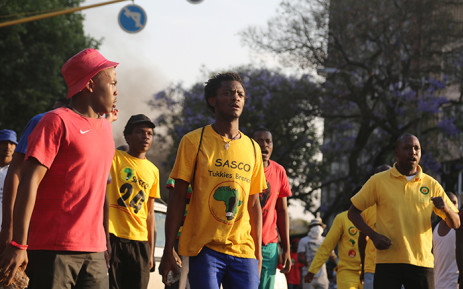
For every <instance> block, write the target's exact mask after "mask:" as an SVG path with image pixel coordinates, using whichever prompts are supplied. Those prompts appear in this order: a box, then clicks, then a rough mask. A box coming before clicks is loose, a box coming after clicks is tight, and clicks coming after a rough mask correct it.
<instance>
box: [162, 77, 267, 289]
mask: <svg viewBox="0 0 463 289" xmlns="http://www.w3.org/2000/svg"><path fill="white" fill-rule="evenodd" d="M204 89H205V93H204V95H205V99H206V103H207V105H208V106H209V108H210V109H211V110H212V111H213V112H214V116H215V122H214V123H213V124H212V125H208V126H205V127H204V128H200V129H197V130H194V131H192V132H190V133H188V134H186V135H185V136H184V137H183V138H182V140H181V142H180V145H179V148H178V152H177V158H176V161H175V165H174V168H173V170H172V173H171V176H170V177H171V178H173V179H174V180H175V188H174V191H173V193H172V194H170V196H169V206H168V210H167V218H166V225H165V228H166V245H165V247H164V253H163V256H162V260H161V265H160V269H159V270H160V273H161V274H162V279H163V282H164V283H168V280H167V275H168V273H169V271H172V272H173V274H178V269H177V265H176V262H175V259H174V257H173V247H174V242H175V236H176V235H177V232H178V229H179V227H180V224H181V221H182V218H183V213H184V211H185V200H186V194H187V189H188V185H189V184H191V186H192V188H193V192H194V193H193V194H192V197H191V201H190V205H189V207H188V214H187V216H186V219H185V223H184V225H183V230H182V234H181V236H180V241H179V254H180V255H182V256H190V258H189V268H190V271H189V276H188V278H189V281H190V287H191V288H192V289H209V288H211V289H212V288H214V289H219V288H220V285H221V284H223V287H224V288H244V289H247V288H249V289H257V288H258V286H259V270H260V265H261V261H262V253H261V246H262V211H261V206H260V201H259V193H261V192H262V191H263V190H265V189H266V188H267V186H266V182H265V175H264V168H263V162H262V154H261V150H260V148H259V145H258V144H256V143H255V142H254V141H253V140H252V139H250V138H249V137H248V136H246V135H244V134H242V133H241V132H240V131H239V117H240V115H241V113H242V111H243V107H244V103H245V99H246V95H245V90H244V85H243V81H242V80H241V78H240V76H239V75H238V74H236V73H223V74H218V75H216V76H214V77H213V78H211V79H209V80H208V81H207V83H206V86H205V88H204Z"/></svg>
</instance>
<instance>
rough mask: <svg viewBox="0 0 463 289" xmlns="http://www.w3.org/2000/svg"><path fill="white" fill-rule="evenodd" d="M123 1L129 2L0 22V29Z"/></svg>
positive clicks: (69, 9) (77, 8)
mask: <svg viewBox="0 0 463 289" xmlns="http://www.w3.org/2000/svg"><path fill="white" fill-rule="evenodd" d="M123 1H129V0H113V1H108V2H103V3H98V4H93V5H88V6H82V7H74V8H68V9H64V10H60V11H55V12H50V13H45V14H41V15H35V16H31V17H26V18H21V19H16V20H12V21H7V22H2V23H0V28H3V27H7V26H12V25H18V24H22V23H26V22H31V21H36V20H41V19H45V18H51V17H55V16H60V15H65V14H70V13H74V12H76V11H81V10H85V9H90V8H95V7H100V6H104V5H109V4H114V3H118V2H123Z"/></svg>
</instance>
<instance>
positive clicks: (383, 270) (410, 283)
mask: <svg viewBox="0 0 463 289" xmlns="http://www.w3.org/2000/svg"><path fill="white" fill-rule="evenodd" d="M402 285H404V287H405V289H434V270H433V269H432V268H427V267H419V266H414V265H410V264H397V263H396V264H376V270H375V280H374V288H375V289H400V288H401V286H402Z"/></svg>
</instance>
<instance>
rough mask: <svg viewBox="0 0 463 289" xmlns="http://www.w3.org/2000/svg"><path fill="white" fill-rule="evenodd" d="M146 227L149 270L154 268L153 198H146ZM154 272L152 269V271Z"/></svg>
mask: <svg viewBox="0 0 463 289" xmlns="http://www.w3.org/2000/svg"><path fill="white" fill-rule="evenodd" d="M146 225H147V227H148V243H149V244H150V255H149V256H150V258H149V260H150V270H152V269H154V244H155V242H156V220H155V219H154V198H149V199H148V217H147V218H146ZM153 272H154V271H153Z"/></svg>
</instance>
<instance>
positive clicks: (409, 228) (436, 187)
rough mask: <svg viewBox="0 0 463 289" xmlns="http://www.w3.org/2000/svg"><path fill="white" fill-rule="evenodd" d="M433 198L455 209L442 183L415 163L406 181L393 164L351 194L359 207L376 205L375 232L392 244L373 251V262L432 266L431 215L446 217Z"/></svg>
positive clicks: (362, 208) (360, 208) (363, 208)
mask: <svg viewBox="0 0 463 289" xmlns="http://www.w3.org/2000/svg"><path fill="white" fill-rule="evenodd" d="M432 197H442V198H443V199H444V201H445V203H446V204H447V206H449V207H450V208H451V209H452V210H454V211H455V212H458V211H457V209H456V208H455V206H454V205H453V204H452V203H451V201H450V200H449V198H448V197H447V195H446V194H445V192H444V190H443V188H442V186H441V185H440V184H439V183H438V182H437V181H436V180H435V179H433V178H432V177H430V176H428V175H427V174H425V173H423V172H422V170H421V167H419V166H418V171H417V174H416V176H415V177H414V178H413V179H411V180H410V181H407V179H406V177H405V176H404V175H402V174H401V173H400V172H399V171H398V170H397V169H396V167H395V164H394V167H393V168H391V169H389V170H387V171H384V172H381V173H378V174H375V175H373V176H372V177H371V178H370V179H369V180H368V181H367V182H366V183H365V185H364V186H363V187H362V189H361V190H360V191H359V192H358V193H357V194H356V195H355V196H353V197H352V199H351V201H352V204H353V205H354V206H355V207H356V208H357V209H359V210H361V211H363V210H365V209H366V208H368V207H370V206H372V205H374V204H376V231H377V232H378V233H379V234H382V235H384V236H386V237H388V238H389V239H390V240H391V242H392V244H391V246H390V247H389V248H388V249H386V250H377V251H376V263H377V264H378V263H404V264H411V265H415V266H421V267H428V268H432V267H434V257H433V255H432V253H431V248H432V229H431V214H432V212H433V211H434V212H435V213H436V214H437V215H438V216H439V217H441V218H442V219H445V218H446V216H445V214H444V212H442V211H441V210H438V209H436V208H435V207H434V204H433V202H432V201H431V198H432Z"/></svg>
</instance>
